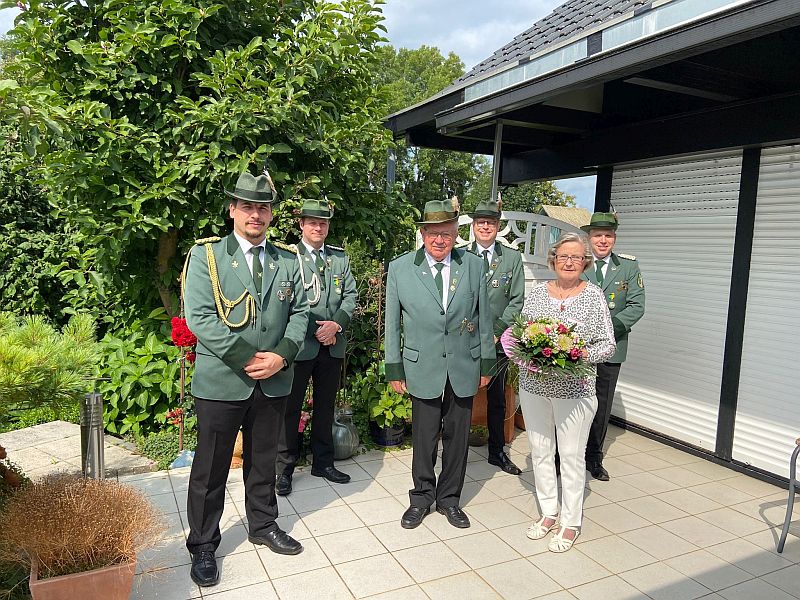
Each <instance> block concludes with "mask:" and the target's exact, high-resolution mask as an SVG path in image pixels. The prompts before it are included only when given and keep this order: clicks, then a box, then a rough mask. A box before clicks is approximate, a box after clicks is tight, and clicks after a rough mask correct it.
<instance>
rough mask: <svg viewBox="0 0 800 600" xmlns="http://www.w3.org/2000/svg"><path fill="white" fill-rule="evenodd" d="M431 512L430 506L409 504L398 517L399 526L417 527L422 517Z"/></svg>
mask: <svg viewBox="0 0 800 600" xmlns="http://www.w3.org/2000/svg"><path fill="white" fill-rule="evenodd" d="M429 512H431V508H430V506H429V507H428V508H420V507H419V506H409V507H408V509H407V510H406V512H404V513H403V517H402V518H401V519H400V527H402V528H403V529H414V527H419V525H420V523H422V519H424V518H425V516H426V515H427V514H428V513H429Z"/></svg>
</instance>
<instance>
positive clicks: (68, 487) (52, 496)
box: [0, 474, 164, 579]
mask: <svg viewBox="0 0 800 600" xmlns="http://www.w3.org/2000/svg"><path fill="white" fill-rule="evenodd" d="M163 529H164V524H163V523H162V521H161V517H160V515H159V513H157V512H156V510H155V509H154V508H153V506H152V505H151V504H150V502H149V501H148V500H147V498H146V497H145V496H144V495H143V494H142V493H141V492H139V491H138V490H136V489H134V488H131V487H128V486H125V485H122V484H119V483H117V482H115V481H109V480H96V479H83V478H80V477H76V476H74V475H72V476H71V475H63V474H60V475H53V476H49V477H46V478H44V479H42V480H41V481H37V482H32V483H29V484H27V485H25V486H23V487H22V488H21V489H20V490H19V491H17V492H16V493H14V494H13V496H12V497H11V498H10V499H9V500H8V502H7V503H6V505H5V507H4V510H3V513H2V514H0V560H1V561H3V562H6V563H16V564H20V565H23V566H24V567H25V568H28V569H29V568H30V567H31V564H32V562H33V561H37V562H38V564H39V578H41V579H44V578H47V577H57V576H59V575H68V574H70V573H79V572H83V571H90V570H93V569H98V568H102V567H108V566H111V565H116V564H121V563H125V562H130V561H132V560H134V559H135V558H136V555H137V553H138V552H140V551H141V550H143V549H145V548H147V547H150V546H152V545H154V544H155V543H156V542H157V541H158V539H159V538H160V536H161V533H162V531H163Z"/></svg>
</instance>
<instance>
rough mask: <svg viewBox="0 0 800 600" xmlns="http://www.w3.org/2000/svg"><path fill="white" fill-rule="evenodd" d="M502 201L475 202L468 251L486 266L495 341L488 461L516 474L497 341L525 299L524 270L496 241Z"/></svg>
mask: <svg viewBox="0 0 800 600" xmlns="http://www.w3.org/2000/svg"><path fill="white" fill-rule="evenodd" d="M501 213H502V201H498V202H494V201H491V200H489V201H482V202H479V203H478V206H477V207H476V208H475V212H474V213H472V215H470V216H471V217H472V233H473V234H474V235H475V241H474V242H472V243H471V244H469V251H470V252H472V253H474V254H477V255H478V256H480V257H481V258H482V259H483V262H484V263H485V266H486V285H487V286H488V288H487V289H488V292H489V303H490V304H491V307H492V316H493V319H494V321H493V323H494V339H495V342H498V343H497V371H496V372H495V373H496V374H495V375H494V377H492V382H491V383H490V384H489V388H488V390H487V391H486V400H487V403H486V423H487V425H488V429H489V458H488V460H489V464H491V465H495V466H497V467H500V468H501V469H502V470H503V471H505V472H506V473H510V474H511V475H519V474H520V473H521V472H522V471H520V469H519V467H517V465H515V464H514V463H513V462H512V461H511V459H510V458H509V457H508V454H506V453H505V450H504V447H505V427H504V425H505V420H506V369H507V368H508V358H506V355H505V353H504V352H503V348H502V347H501V346H500V344H499V339H500V335H501V334H502V333H503V332H504V331H505V330H506V329H507V328H508V326H509V325H510V324H511V321H512V320H513V319H514V317H515V316H516V315H518V314H519V313H520V311H521V310H522V304H523V303H524V302H525V273H524V272H523V269H522V255H521V254H520V253H519V252H518V251H517V250H514V249H513V248H510V247H509V246H505V245H503V244H502V243H499V242H497V232H498V231H499V230H500V215H501Z"/></svg>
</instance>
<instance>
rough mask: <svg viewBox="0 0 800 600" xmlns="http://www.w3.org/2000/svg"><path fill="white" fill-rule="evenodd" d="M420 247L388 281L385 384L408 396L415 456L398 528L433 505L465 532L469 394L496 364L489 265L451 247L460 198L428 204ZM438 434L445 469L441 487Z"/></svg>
mask: <svg viewBox="0 0 800 600" xmlns="http://www.w3.org/2000/svg"><path fill="white" fill-rule="evenodd" d="M418 224H419V225H420V233H421V235H422V240H423V244H424V247H423V248H420V249H419V250H417V251H416V252H408V253H406V254H403V255H402V256H400V257H398V258H396V259H394V260H393V261H392V262H391V263H390V265H389V273H388V275H387V282H386V337H385V341H384V343H385V347H386V379H387V381H389V382H390V384H391V386H392V388H393V389H394V391H395V392H397V393H398V394H404V393H406V392H408V393H409V394H411V407H412V408H411V409H412V412H413V415H414V426H413V428H412V441H413V445H414V454H413V457H412V464H411V476H412V478H413V481H414V488H413V489H412V490H410V491H409V498H410V504H411V506H410V507H409V508H408V510H406V512H405V513H404V514H403V517H402V519H401V520H400V525H401V526H402V527H404V528H406V529H411V528H414V527H417V526H418V525H419V524H420V523H422V520H423V519H424V518H425V515H427V514H428V512H429V511H430V507H431V504H433V502H434V501H435V502H436V510H437V511H438V512H440V513H442V514H444V515H445V516H446V517H447V520H448V521H449V522H450V524H451V525H453V526H454V527H462V528H465V527H469V526H470V523H469V518H468V517H467V515H466V514H465V513H464V511H462V510H461V508H460V507H459V506H458V505H459V501H460V497H461V490H462V488H463V486H464V474H465V472H466V467H467V450H468V449H469V446H468V444H467V439H468V437H469V425H470V416H471V414H472V397H473V396H474V395H475V392H477V391H478V385H479V384H480V385H487V384H488V383H489V379H490V374H491V373H492V372H493V369H494V368H495V347H494V338H493V336H492V313H491V307H490V306H489V295H488V293H487V290H486V285H485V277H486V274H485V271H484V265H483V261H482V260H481V259H480V258H478V257H477V256H475V255H474V254H471V253H469V252H466V251H465V250H462V249H454V248H453V246H454V244H455V240H456V237H457V234H458V205H457V202H456V201H455V200H445V201H441V200H439V201H431V202H428V203H427V204H426V205H425V210H424V212H423V217H422V221H421V222H420V223H418ZM440 433H441V438H442V444H443V450H442V472H441V475H440V476H439V481H438V483H437V481H436V475H435V473H434V466H435V465H436V456H437V444H438V439H439V434H440Z"/></svg>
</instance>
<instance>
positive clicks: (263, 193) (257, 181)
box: [225, 172, 275, 204]
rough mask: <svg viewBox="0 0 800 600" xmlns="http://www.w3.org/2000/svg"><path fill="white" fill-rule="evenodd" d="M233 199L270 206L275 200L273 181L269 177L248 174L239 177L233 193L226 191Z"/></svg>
mask: <svg viewBox="0 0 800 600" xmlns="http://www.w3.org/2000/svg"><path fill="white" fill-rule="evenodd" d="M225 193H226V194H227V195H228V196H230V197H231V198H236V199H237V200H246V201H248V202H262V203H267V204H270V203H272V202H273V201H274V200H275V197H274V196H275V195H274V193H273V188H272V185H271V180H270V179H269V176H267V175H259V176H258V177H255V176H253V175H251V174H250V173H248V172H244V173H242V174H241V175H239V179H237V180H236V187H235V188H234V189H233V191H230V190H225Z"/></svg>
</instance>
